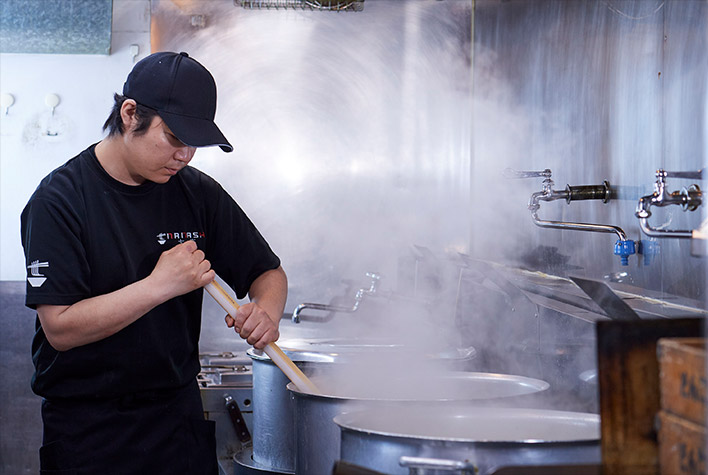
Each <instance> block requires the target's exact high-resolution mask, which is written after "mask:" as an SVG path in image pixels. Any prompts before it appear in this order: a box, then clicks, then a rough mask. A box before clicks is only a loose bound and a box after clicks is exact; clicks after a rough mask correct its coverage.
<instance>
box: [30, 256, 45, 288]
mask: <svg viewBox="0 0 708 475" xmlns="http://www.w3.org/2000/svg"><path fill="white" fill-rule="evenodd" d="M40 267H49V262H39V260H36V261H32V263H31V264H30V265H28V266H27V268H28V269H29V270H30V275H31V277H27V282H29V284H30V285H31V286H32V287H41V286H42V284H44V282H45V281H46V280H47V278H46V277H44V276H43V275H42V274H40V273H39V268H40Z"/></svg>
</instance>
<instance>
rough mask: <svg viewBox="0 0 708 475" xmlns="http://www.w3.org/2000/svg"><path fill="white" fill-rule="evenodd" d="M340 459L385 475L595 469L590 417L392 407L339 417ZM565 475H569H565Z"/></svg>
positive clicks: (594, 427) (596, 423)
mask: <svg viewBox="0 0 708 475" xmlns="http://www.w3.org/2000/svg"><path fill="white" fill-rule="evenodd" d="M334 422H335V423H336V424H337V425H339V426H340V428H341V444H340V446H341V451H340V457H341V460H343V461H346V462H350V463H354V464H356V465H359V466H362V467H365V468H369V469H372V470H376V471H379V472H383V473H387V474H392V475H396V474H401V475H406V474H408V473H409V471H410V472H411V473H417V474H428V473H431V474H432V473H443V472H442V470H444V473H448V474H449V473H475V474H478V475H487V474H489V473H493V472H495V471H496V470H497V469H499V468H501V467H505V466H515V465H516V466H532V465H582V464H598V463H600V457H601V455H600V443H599V439H600V418H599V416H598V415H596V414H590V413H578V412H564V411H552V410H542V409H519V408H497V409H494V410H490V409H489V408H476V407H456V406H446V407H434V408H431V407H398V408H387V409H386V410H385V411H382V410H366V411H361V412H350V413H345V414H341V415H339V416H337V417H335V418H334ZM569 473H572V472H569Z"/></svg>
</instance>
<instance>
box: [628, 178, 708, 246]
mask: <svg viewBox="0 0 708 475" xmlns="http://www.w3.org/2000/svg"><path fill="white" fill-rule="evenodd" d="M703 172H704V170H698V171H695V172H667V171H666V170H663V169H659V170H657V171H656V182H654V193H652V194H651V195H647V196H642V197H641V198H639V203H637V211H636V213H635V215H636V216H637V218H639V227H640V228H641V229H642V231H643V232H644V234H646V235H647V236H651V237H670V238H690V237H692V236H693V231H691V230H675V229H659V228H654V227H652V226H651V225H650V224H649V217H650V216H651V207H652V206H659V207H663V206H669V205H678V206H680V207H681V209H682V210H683V211H695V210H696V209H697V208H698V207H699V206H700V205H701V204H702V203H703V193H702V192H701V189H700V188H699V187H698V185H695V184H694V185H691V186H689V187H688V188H686V187H683V188H681V189H680V190H678V191H674V192H671V193H669V192H668V191H667V190H666V178H668V177H671V178H688V179H691V180H702V179H703Z"/></svg>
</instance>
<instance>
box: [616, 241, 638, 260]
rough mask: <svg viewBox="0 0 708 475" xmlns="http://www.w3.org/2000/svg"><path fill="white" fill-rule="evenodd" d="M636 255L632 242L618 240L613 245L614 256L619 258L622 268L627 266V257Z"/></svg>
mask: <svg viewBox="0 0 708 475" xmlns="http://www.w3.org/2000/svg"><path fill="white" fill-rule="evenodd" d="M635 253H636V249H635V245H634V241H632V240H629V239H628V240H626V241H623V240H621V239H618V240H617V242H616V243H615V254H616V255H618V256H620V263H621V264H622V265H623V266H626V265H629V256H631V255H632V254H635Z"/></svg>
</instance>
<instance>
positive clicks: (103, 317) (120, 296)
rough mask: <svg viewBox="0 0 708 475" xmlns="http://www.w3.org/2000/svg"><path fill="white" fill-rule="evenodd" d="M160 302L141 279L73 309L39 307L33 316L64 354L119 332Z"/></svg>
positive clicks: (77, 304) (53, 344)
mask: <svg viewBox="0 0 708 475" xmlns="http://www.w3.org/2000/svg"><path fill="white" fill-rule="evenodd" d="M162 301H164V300H163V297H161V296H160V295H159V294H157V292H155V291H154V289H153V288H152V287H151V286H150V284H149V282H148V281H147V279H144V280H142V281H138V282H135V283H133V284H131V285H128V286H126V287H123V288H122V289H120V290H116V291H115V292H111V293H108V294H104V295H99V296H96V297H91V298H88V299H85V300H81V301H80V302H76V303H75V304H73V305H67V306H61V305H39V306H38V307H37V313H38V315H39V320H40V322H41V324H42V328H43V329H44V333H45V335H46V336H47V340H48V341H49V343H50V344H51V345H52V347H54V349H56V350H58V351H66V350H69V349H71V348H74V347H77V346H82V345H86V344H88V343H93V342H95V341H99V340H102V339H104V338H107V337H109V336H111V335H113V334H114V333H117V332H119V331H120V330H122V329H123V328H125V327H127V326H128V325H130V324H131V323H133V322H134V321H136V320H137V319H138V318H140V317H142V316H143V315H145V314H146V313H147V312H149V311H150V310H152V309H153V308H154V307H156V306H157V305H159V304H160V303H162ZM99 316H100V318H97V317H99Z"/></svg>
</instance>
